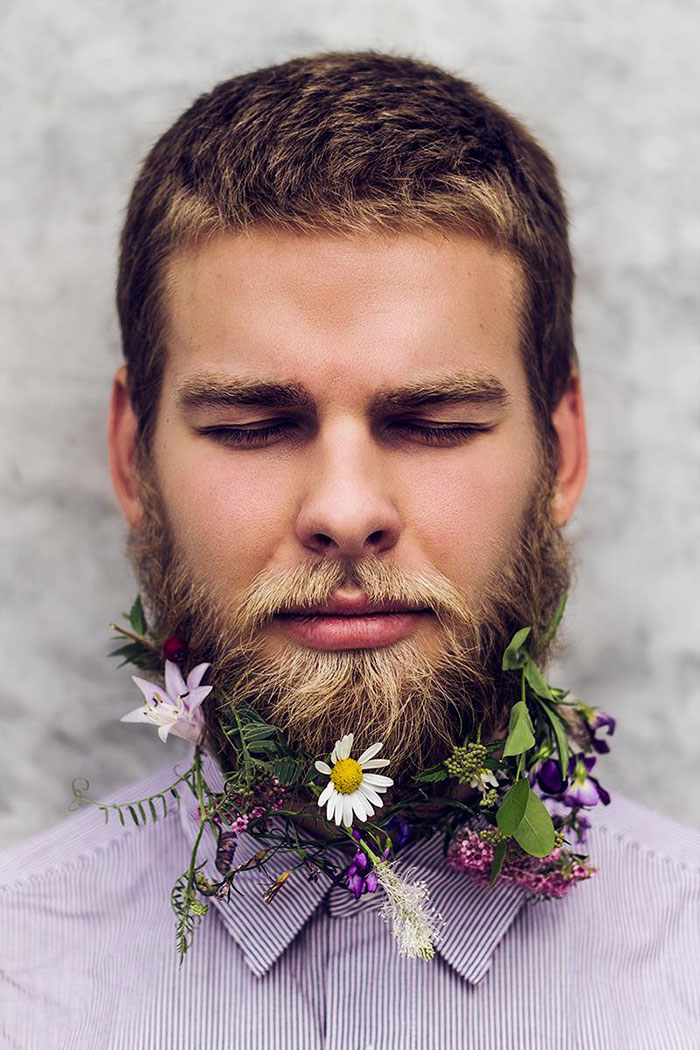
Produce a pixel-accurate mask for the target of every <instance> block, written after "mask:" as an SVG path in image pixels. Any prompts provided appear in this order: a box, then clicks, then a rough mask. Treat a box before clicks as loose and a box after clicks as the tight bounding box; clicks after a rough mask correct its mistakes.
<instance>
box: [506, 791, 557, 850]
mask: <svg viewBox="0 0 700 1050" xmlns="http://www.w3.org/2000/svg"><path fill="white" fill-rule="evenodd" d="M523 783H525V784H527V781H526V780H524V781H523ZM554 836H555V831H554V824H553V823H552V818H551V817H550V815H549V812H548V810H547V807H546V806H545V804H544V803H543V802H542V800H541V799H539V798H538V797H537V795H536V794H535V793H534V792H533V791H532V790H531V788H530V786H529V784H528V795H527V806H526V807H525V813H524V814H523V818H522V820H521V821H520V823H519V824H518V826H517V828H516V829H515V831H514V832H513V838H514V839H515V841H516V842H517V843H518V845H519V846H520V848H521V849H524V850H525V852H526V853H529V854H530V856H531V857H546V856H547V855H548V854H549V853H551V852H552V850H553V849H554Z"/></svg>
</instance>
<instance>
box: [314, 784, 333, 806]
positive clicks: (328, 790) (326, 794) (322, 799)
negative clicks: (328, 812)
mask: <svg viewBox="0 0 700 1050" xmlns="http://www.w3.org/2000/svg"><path fill="white" fill-rule="evenodd" d="M334 791H335V786H334V784H333V781H332V780H329V781H328V783H327V784H326V786H325V787H324V789H323V791H322V792H321V794H320V795H319V796H318V804H319V806H325V804H326V802H327V801H328V799H329V798H330V797H331V795H332V794H333V792H334Z"/></svg>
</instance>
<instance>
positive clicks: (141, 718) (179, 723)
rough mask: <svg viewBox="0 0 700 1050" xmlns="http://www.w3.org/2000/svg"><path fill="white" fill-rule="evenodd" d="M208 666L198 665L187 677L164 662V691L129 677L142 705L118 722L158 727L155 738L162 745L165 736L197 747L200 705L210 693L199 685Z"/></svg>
mask: <svg viewBox="0 0 700 1050" xmlns="http://www.w3.org/2000/svg"><path fill="white" fill-rule="evenodd" d="M209 667H210V664H197V666H196V667H193V668H192V670H191V671H190V673H189V674H188V676H187V681H185V679H184V678H183V677H182V672H181V671H180V668H179V667H178V666H177V664H175V663H173V662H172V660H166V661H165V689H163V687H162V686H160V685H156V683H155V682H148V681H146V679H144V678H138V677H137V676H136V675H132V676H131V678H132V681H134V682H135V683H136V685H137V686H138V687H139V689H140V690H141V692H142V693H143V695H144V698H145V701H146V702H145V703H144V704H143V706H142V707H136V708H134V710H133V711H129V713H128V714H126V715H124V716H123V717H122V718H120V719H119V721H120V722H147V723H148V724H149V725H154V726H158V736H159V737H160V739H161V740H162V741H163V743H165V741H166V740H167V739H168V734H169V733H173V734H174V736H180V737H182V738H183V739H184V740H190V741H191V742H192V743H193V744H198V743H199V742H200V740H201V738H202V733H203V731H204V715H203V714H202V711H201V710H200V705H201V703H202V701H203V700H204V698H205V697H207V696H208V695H209V693H210V692H211V691H212V688H213V687H212V686H210V685H200V684H199V683H200V682H201V681H202V678H203V677H204V674H205V672H206V671H207V669H208V668H209Z"/></svg>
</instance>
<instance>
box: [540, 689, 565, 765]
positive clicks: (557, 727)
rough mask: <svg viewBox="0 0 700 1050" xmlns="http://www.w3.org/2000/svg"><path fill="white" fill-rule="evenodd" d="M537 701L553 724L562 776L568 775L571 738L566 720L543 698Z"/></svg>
mask: <svg viewBox="0 0 700 1050" xmlns="http://www.w3.org/2000/svg"><path fill="white" fill-rule="evenodd" d="M537 702H538V703H539V705H540V709H541V710H542V711H543V712H544V714H545V716H546V717H547V718H548V719H549V721H550V722H551V724H552V732H553V734H554V740H555V742H556V745H557V753H558V755H559V767H560V769H561V774H562V776H563V777H566V772H567V769H568V766H569V738H568V737H567V735H566V722H565V721H564V719H563V718H562V716H561V715H560V714H559V712H558V711H557V710H556V708H553V707H551V706H550V705H549V704H548V703H547V702H546V701H545V700H541V699H540V698H539V697H538V698H537Z"/></svg>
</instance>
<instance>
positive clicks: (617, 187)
mask: <svg viewBox="0 0 700 1050" xmlns="http://www.w3.org/2000/svg"><path fill="white" fill-rule="evenodd" d="M0 20H1V26H0V29H1V31H0V47H1V49H2V55H1V56H0V57H1V68H2V70H3V73H2V90H1V91H0V98H1V103H0V104H1V106H2V124H3V135H2V141H3V150H2V161H1V164H2V168H1V173H0V207H1V209H2V216H1V218H2V223H1V229H2V256H3V261H4V264H5V267H4V271H3V278H2V281H1V282H0V290H1V294H2V311H1V316H2V324H3V334H2V355H3V356H2V374H3V382H2V388H1V394H0V396H1V398H2V408H1V411H0V428H1V434H2V438H1V441H2V468H1V470H2V473H1V488H2V499H3V507H2V515H1V517H0V528H1V530H2V540H3V547H4V556H3V559H2V569H1V584H0V586H1V588H2V594H1V599H2V600H1V602H0V616H1V618H2V619H1V624H0V646H1V656H2V665H1V666H2V677H1V679H0V681H1V683H2V684H1V686H0V689H1V693H0V704H1V721H0V756H1V758H2V767H1V768H2V776H0V842H1V843H3V844H5V843H9V842H11V841H14V840H16V839H19V838H22V837H25V836H26V835H28V834H30V833H31V832H34V831H38V830H40V829H42V828H44V827H46V826H48V825H49V824H52V823H54V822H55V821H56V820H58V819H60V818H61V817H63V816H65V815H66V812H67V806H68V803H69V801H70V798H71V790H70V784H71V780H72V778H73V777H74V776H77V775H85V776H87V777H88V778H89V779H90V781H91V783H92V789H93V792H94V793H98V794H100V793H107V792H109V791H110V790H112V789H114V788H115V787H117V786H118V785H120V784H123V783H125V782H126V781H128V780H130V779H132V778H135V777H136V776H138V775H141V774H143V773H144V772H146V771H148V770H151V769H154V768H157V767H158V766H160V765H161V764H164V763H165V762H166V761H168V760H169V759H170V758H172V760H173V761H175V759H176V758H177V757H178V756H179V755H181V754H182V753H183V752H182V749H181V748H180V747H179V745H180V744H181V742H180V741H177V740H172V741H170V742H169V743H168V744H167V745H162V744H161V743H160V741H159V740H158V738H157V737H156V735H155V733H150V732H146V731H145V730H142V729H141V727H137V726H134V725H125V724H121V723H120V722H119V720H118V719H119V717H120V715H121V714H123V713H124V712H125V711H127V710H129V709H130V708H132V707H133V706H135V705H136V703H137V702H138V695H137V694H136V693H135V690H134V687H133V686H132V684H131V682H130V681H129V678H128V672H127V670H126V669H122V670H121V671H119V672H117V671H116V670H114V667H113V664H112V663H110V662H108V661H107V660H106V659H105V652H106V651H107V647H108V646H107V643H108V632H107V629H106V624H107V622H108V620H110V619H112V618H114V617H115V616H116V615H117V614H118V612H119V611H120V610H121V609H122V608H124V607H125V606H126V605H127V604H128V602H129V601H130V599H131V597H132V592H133V589H134V588H133V585H132V583H131V581H130V578H129V574H128V570H127V568H126V565H125V562H124V559H123V554H122V551H123V546H124V530H123V528H122V524H121V521H120V518H119V515H118V513H117V509H116V506H115V503H114V501H113V498H112V495H111V490H110V485H109V480H108V475H107V456H106V447H105V438H104V430H105V413H106V406H107V398H108V392H109V385H110V377H111V374H112V372H113V370H114V368H115V366H116V365H117V364H118V360H119V351H118V341H117V332H116V324H115V317H114V311H113V306H112V287H113V280H114V268H115V254H116V241H117V233H118V229H119V225H120V222H121V219H122V214H123V209H124V205H125V201H126V197H127V194H128V190H129V186H130V183H131V180H132V178H133V176H134V173H135V169H136V165H137V163H138V161H139V159H140V158H141V156H142V155H143V153H144V151H145V150H146V148H147V147H148V146H149V144H150V143H151V142H152V140H153V139H154V138H155V137H156V136H157V135H158V134H159V133H160V132H161V130H163V129H164V128H165V127H166V126H167V125H168V124H169V123H170V122H171V121H172V120H173V119H174V118H175V117H176V116H177V115H178V114H179V113H180V111H181V110H182V109H183V108H184V107H185V106H186V105H187V104H189V102H190V101H191V100H192V99H193V97H194V96H195V95H197V94H198V93H200V92H202V91H204V90H206V89H209V88H210V87H211V86H212V85H213V84H214V83H215V82H216V81H217V80H219V79H222V78H223V77H225V76H229V75H232V74H235V73H237V72H241V71H244V70H247V69H249V68H251V67H254V66H257V65H264V64H268V63H270V62H274V61H279V60H282V59H284V58H288V57H291V56H293V55H298V54H301V53H305V52H309V51H315V50H321V49H326V48H334V49H346V48H358V47H368V46H369V47H376V48H380V49H385V50H394V51H397V52H408V53H411V54H413V55H416V56H418V57H422V58H427V59H430V60H434V61H437V62H438V63H441V64H443V65H445V66H446V67H447V68H449V69H452V70H454V71H456V72H459V73H461V74H463V75H465V76H467V77H469V78H471V79H473V80H475V81H476V82H477V83H478V84H479V85H481V86H482V87H483V88H484V89H485V90H486V91H488V92H489V93H491V94H492V95H493V96H494V97H495V98H496V99H498V100H499V101H501V102H502V103H504V104H505V105H506V106H508V107H510V108H511V109H512V110H513V111H514V112H515V113H517V114H518V115H520V116H521V117H523V118H524V119H525V120H526V122H528V123H529V125H530V126H531V127H532V128H533V130H534V131H535V132H536V133H537V134H538V135H539V136H540V137H541V139H542V141H543V143H544V144H545V145H546V146H547V147H548V148H549V149H550V151H551V152H552V154H553V156H554V158H555V160H556V161H557V162H558V164H559V167H560V171H561V176H562V179H563V182H564V185H565V187H566V191H567V195H568V199H569V202H570V207H571V213H572V236H573V244H574V250H575V253H576V258H577V268H578V279H579V285H578V298H577V331H578V346H579V351H580V355H581V361H582V369H583V380H584V391H585V394H586V397H587V403H588V425H589V439H590V451H591V468H590V475H589V481H588V486H587V491H586V493H585V496H584V499H583V501H582V504H581V506H580V510H579V512H578V513H577V516H576V519H575V521H574V523H573V525H572V527H571V529H572V533H573V534H574V535H575V536H576V537H577V538H578V540H579V550H580V567H579V581H578V586H577V589H576V592H575V594H574V596H573V599H572V601H571V605H570V611H569V614H568V616H567V621H566V623H567V637H568V639H569V643H570V645H569V649H568V651H567V653H566V655H565V656H564V658H563V660H562V663H561V666H560V668H559V669H558V674H557V675H556V676H555V678H554V680H555V681H556V682H558V684H561V685H567V686H569V687H570V688H571V689H572V690H573V691H574V692H575V694H577V695H579V696H580V697H582V698H584V699H586V700H587V701H588V702H590V703H592V704H594V705H596V706H600V707H602V708H603V709H605V710H608V711H610V712H611V713H612V714H614V715H615V716H616V717H617V718H618V732H617V734H616V737H615V739H614V741H613V743H614V745H615V746H614V750H613V752H612V753H611V755H610V756H608V757H607V758H604V759H603V760H602V761H600V762H599V764H598V772H599V773H600V775H601V777H602V779H603V782H604V783H606V784H607V785H608V786H609V787H610V788H611V789H612V790H613V791H614V790H616V789H617V790H619V791H622V792H624V793H625V794H627V795H630V796H632V797H633V798H636V799H637V800H639V801H640V802H642V803H645V804H647V805H648V806H651V807H652V808H654V809H657V810H659V811H660V812H662V813H665V814H668V815H669V816H672V817H675V818H677V819H679V820H681V821H682V822H684V823H686V824H688V825H691V826H694V827H698V828H700V814H699V812H698V808H697V804H696V798H697V797H698V795H699V794H700V793H699V792H698V788H699V787H700V778H699V776H698V759H699V757H700V756H699V751H700V612H699V611H698V602H697V595H698V591H699V588H698V574H699V570H700V408H699V403H700V353H699V352H698V277H699V275H700V272H699V268H698V255H699V254H700V208H699V201H698V196H697V187H698V170H700V149H699V141H700V140H699V134H698V117H699V113H698V109H699V102H698V100H699V99H700V90H699V89H700V83H699V82H698V81H699V77H698V63H697V40H698V34H699V32H700V7H699V6H698V5H697V4H695V3H692V2H690V0H666V2H665V3H663V4H661V3H647V4H640V3H639V2H638V0H610V2H607V3H602V2H596V3H590V2H583V0H577V2H566V0H532V2H527V3H525V2H520V3H516V2H508V0H484V2H477V0H431V2H425V0H394V2H388V3H378V2H376V0H354V2H353V3H352V4H350V3H347V4H344V3H338V2H333V3H331V2H327V0H301V2H295V3H293V4H291V3H288V2H274V3H273V2H267V3H265V2H261V0H239V2H232V0H228V2H226V0H223V2H222V0H199V2H198V3H197V4H195V5H193V4H191V3H190V2H186V0H174V2H173V0H171V2H169V3H164V2H162V3H161V2H156V0H151V2H138V3H137V2H131V3H126V2H122V3H117V2H115V0H92V2H90V3H88V2H87V0H83V2H81V0H63V2H62V3H61V4H55V3H54V2H53V0H51V2H49V0H23V2H19V0H16V2H9V0H5V2H4V4H3V5H2V8H1V13H0ZM183 746H184V745H183Z"/></svg>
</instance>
